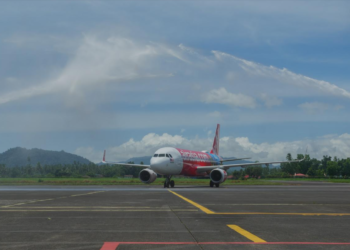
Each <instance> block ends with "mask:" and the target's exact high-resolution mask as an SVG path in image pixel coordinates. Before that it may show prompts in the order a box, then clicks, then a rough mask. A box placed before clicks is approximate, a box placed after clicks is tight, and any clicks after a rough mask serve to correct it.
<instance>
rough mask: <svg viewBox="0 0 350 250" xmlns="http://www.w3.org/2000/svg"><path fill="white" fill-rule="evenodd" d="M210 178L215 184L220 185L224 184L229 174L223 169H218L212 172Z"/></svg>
mask: <svg viewBox="0 0 350 250" xmlns="http://www.w3.org/2000/svg"><path fill="white" fill-rule="evenodd" d="M209 176H210V180H211V181H212V182H213V183H215V184H219V183H223V182H224V181H225V180H226V178H227V173H226V171H225V170H223V169H220V168H216V169H214V170H212V171H211V172H210V175H209Z"/></svg>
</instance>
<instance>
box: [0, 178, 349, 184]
mask: <svg viewBox="0 0 350 250" xmlns="http://www.w3.org/2000/svg"><path fill="white" fill-rule="evenodd" d="M39 179H40V180H41V181H39ZM173 180H175V183H176V185H204V186H207V185H209V179H191V178H181V177H180V178H173ZM279 181H284V182H279ZM288 181H323V182H330V183H350V179H326V178H325V179H312V178H305V179H300V178H298V179H294V178H269V179H248V180H226V181H225V182H224V183H223V184H222V185H291V184H292V183H288ZM163 182H164V178H158V179H157V180H156V181H155V182H153V183H151V184H150V185H163ZM0 185H144V184H143V183H142V182H141V181H140V180H139V179H138V178H132V179H127V178H0Z"/></svg>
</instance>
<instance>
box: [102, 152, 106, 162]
mask: <svg viewBox="0 0 350 250" xmlns="http://www.w3.org/2000/svg"><path fill="white" fill-rule="evenodd" d="M102 162H106V150H104V151H103V160H102Z"/></svg>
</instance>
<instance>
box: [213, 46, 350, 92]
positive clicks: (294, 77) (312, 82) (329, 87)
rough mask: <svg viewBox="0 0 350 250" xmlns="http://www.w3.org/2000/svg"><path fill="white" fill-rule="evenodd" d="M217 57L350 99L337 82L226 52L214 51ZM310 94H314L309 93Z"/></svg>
mask: <svg viewBox="0 0 350 250" xmlns="http://www.w3.org/2000/svg"><path fill="white" fill-rule="evenodd" d="M213 53H214V55H215V57H216V58H217V59H218V60H220V61H225V60H233V61H236V62H238V63H239V66H240V67H241V68H242V69H243V70H244V71H245V72H247V73H249V74H251V75H253V76H258V77H261V76H263V77H266V78H268V79H275V80H277V81H278V82H281V83H287V84H290V85H293V86H295V87H301V88H307V89H313V90H316V91H319V92H321V93H323V94H326V95H329V94H331V95H333V96H339V97H345V98H349V99H350V92H349V91H347V90H345V89H342V88H340V87H338V86H336V85H335V84H331V83H329V82H326V81H322V80H317V79H313V78H311V77H307V76H304V75H300V74H296V73H294V72H292V71H289V70H288V69H286V68H283V69H279V68H276V67H274V66H265V65H262V64H259V63H255V62H252V61H248V60H244V59H242V58H238V57H235V56H233V55H230V54H226V53H223V52H219V51H213ZM308 94H309V95H312V94H310V93H308Z"/></svg>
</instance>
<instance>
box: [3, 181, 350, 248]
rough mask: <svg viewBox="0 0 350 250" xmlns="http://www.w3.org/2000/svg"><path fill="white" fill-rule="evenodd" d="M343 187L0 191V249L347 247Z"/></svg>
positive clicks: (349, 192)
mask: <svg viewBox="0 0 350 250" xmlns="http://www.w3.org/2000/svg"><path fill="white" fill-rule="evenodd" d="M349 232H350V185H347V184H343V185H341V184H330V183H323V184H320V183H317V184H312V183H311V184H310V183H303V182H301V183H293V184H292V185H288V186H222V187H220V188H209V187H206V186H205V187H204V186H203V187H199V186H179V187H175V188H173V189H164V188H162V187H157V186H149V185H147V186H139V185H137V186H2V187H0V249H45V250H46V249H72V250H73V249H74V250H75V249H89V250H90V249H91V250H92V249H94V250H100V249H101V250H115V249H118V250H120V249H122V250H123V249H141V250H142V249H208V250H209V249H273V250H274V249H350V237H349Z"/></svg>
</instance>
